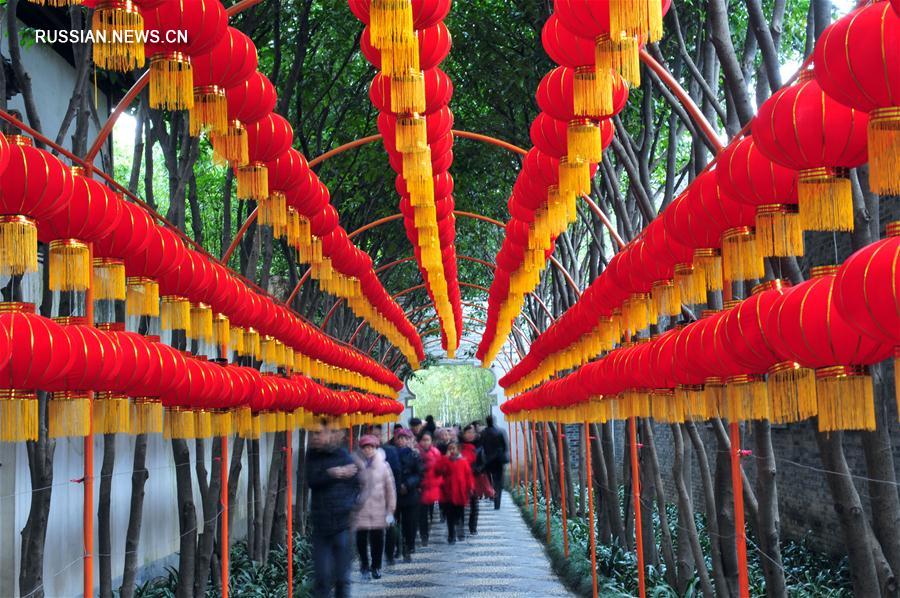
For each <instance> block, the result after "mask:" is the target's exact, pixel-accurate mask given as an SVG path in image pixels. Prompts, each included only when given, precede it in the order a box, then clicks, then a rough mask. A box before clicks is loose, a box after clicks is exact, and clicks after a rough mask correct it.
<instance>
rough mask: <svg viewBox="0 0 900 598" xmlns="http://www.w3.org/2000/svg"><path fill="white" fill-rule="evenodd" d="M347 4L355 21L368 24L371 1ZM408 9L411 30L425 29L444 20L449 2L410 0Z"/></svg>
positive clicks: (448, 8)
mask: <svg viewBox="0 0 900 598" xmlns="http://www.w3.org/2000/svg"><path fill="white" fill-rule="evenodd" d="M348 3H349V5H350V11H351V12H352V13H353V14H354V15H355V16H356V18H357V19H359V20H360V21H362V22H363V23H366V24H368V23H369V22H370V21H369V15H370V12H369V11H370V8H371V6H370V5H371V0H348ZM383 4H389V3H383ZM404 4H405V3H404ZM409 8H410V10H411V13H412V14H411V17H410V18H411V19H412V27H413V29H425V28H427V27H431V26H432V25H434V24H436V23H438V22H439V21H443V20H444V18H445V17H446V16H447V13H449V12H450V0H410V2H409Z"/></svg>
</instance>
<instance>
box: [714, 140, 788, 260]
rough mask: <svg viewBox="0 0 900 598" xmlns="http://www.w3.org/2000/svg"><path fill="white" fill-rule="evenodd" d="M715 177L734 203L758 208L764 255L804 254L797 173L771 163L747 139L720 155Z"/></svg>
mask: <svg viewBox="0 0 900 598" xmlns="http://www.w3.org/2000/svg"><path fill="white" fill-rule="evenodd" d="M716 177H717V180H718V182H719V186H720V187H722V189H724V190H725V191H726V192H727V194H728V195H730V196H731V197H732V198H733V199H734V200H735V201H739V202H742V203H745V204H749V205H753V206H756V242H757V246H758V247H759V250H760V252H761V253H762V255H763V256H781V257H784V256H791V255H803V230H802V229H801V227H800V219H799V216H798V213H797V208H796V203H797V172H796V171H795V170H791V169H789V168H785V167H784V166H780V165H778V164H776V163H775V162H772V161H771V160H769V159H768V158H767V157H765V156H764V155H763V153H762V152H761V151H759V149H758V148H757V147H756V144H755V142H754V140H753V137H752V136H747V137H744V138H742V139H741V140H739V141H736V142H733V143H731V144H730V145H729V146H728V147H726V148H725V149H724V150H723V151H722V153H721V154H719V156H718V157H717V158H716Z"/></svg>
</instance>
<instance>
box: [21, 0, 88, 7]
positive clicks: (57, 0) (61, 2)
mask: <svg viewBox="0 0 900 598" xmlns="http://www.w3.org/2000/svg"><path fill="white" fill-rule="evenodd" d="M29 1H30V2H31V3H32V4H37V5H38V6H52V7H54V8H62V7H65V6H76V5H78V4H80V2H79V1H78V0H29Z"/></svg>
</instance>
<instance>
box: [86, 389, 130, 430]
mask: <svg viewBox="0 0 900 598" xmlns="http://www.w3.org/2000/svg"><path fill="white" fill-rule="evenodd" d="M93 403H94V404H93V410H94V413H93V417H94V433H95V434H128V433H130V432H131V405H130V404H129V402H128V397H123V396H116V395H113V394H110V393H105V392H101V393H97V396H96V398H95V399H94V401H93Z"/></svg>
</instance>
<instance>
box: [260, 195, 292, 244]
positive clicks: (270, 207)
mask: <svg viewBox="0 0 900 598" xmlns="http://www.w3.org/2000/svg"><path fill="white" fill-rule="evenodd" d="M257 217H258V222H259V224H260V226H271V227H272V234H274V235H275V238H280V237H282V236H284V235H285V234H286V233H287V228H288V213H287V201H286V197H285V195H284V193H282V192H281V191H272V193H271V194H270V195H269V197H267V198H266V199H263V200H261V201H260V202H259V203H258V211H257Z"/></svg>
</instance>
